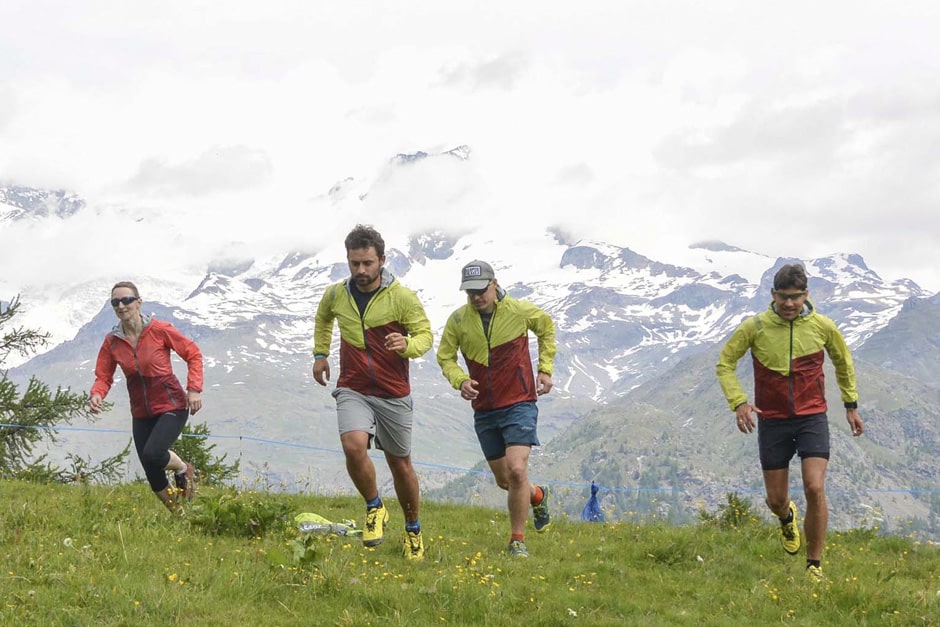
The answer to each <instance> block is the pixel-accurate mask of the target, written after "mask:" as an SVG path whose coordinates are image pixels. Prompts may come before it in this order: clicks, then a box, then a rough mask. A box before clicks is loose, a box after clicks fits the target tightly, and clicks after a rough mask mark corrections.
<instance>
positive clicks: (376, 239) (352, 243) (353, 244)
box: [345, 224, 385, 257]
mask: <svg viewBox="0 0 940 627" xmlns="http://www.w3.org/2000/svg"><path fill="white" fill-rule="evenodd" d="M345 244H346V252H347V253H348V252H349V251H351V250H358V249H360V248H375V253H376V254H377V255H378V256H379V257H384V256H385V240H384V239H382V234H381V233H379V232H378V231H376V230H375V229H374V228H372V227H371V226H369V225H368V224H357V225H356V228H354V229H353V230H352V231H350V232H349V235H347V236H346V242H345Z"/></svg>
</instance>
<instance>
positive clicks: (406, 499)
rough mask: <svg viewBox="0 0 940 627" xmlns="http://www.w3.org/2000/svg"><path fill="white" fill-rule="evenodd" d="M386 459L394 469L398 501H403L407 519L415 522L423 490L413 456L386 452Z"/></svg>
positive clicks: (402, 506) (393, 474)
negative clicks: (419, 485) (399, 455)
mask: <svg viewBox="0 0 940 627" xmlns="http://www.w3.org/2000/svg"><path fill="white" fill-rule="evenodd" d="M385 461H386V462H388V469H389V470H390V471H392V479H393V480H394V482H395V494H396V495H397V496H398V502H399V503H401V508H402V511H403V512H404V514H405V521H406V522H414V521H416V520H418V510H419V508H420V504H421V491H420V488H419V487H418V475H417V473H415V468H414V466H413V465H412V463H411V456H410V455H409V456H408V457H395V456H394V455H389V454H388V453H386V454H385Z"/></svg>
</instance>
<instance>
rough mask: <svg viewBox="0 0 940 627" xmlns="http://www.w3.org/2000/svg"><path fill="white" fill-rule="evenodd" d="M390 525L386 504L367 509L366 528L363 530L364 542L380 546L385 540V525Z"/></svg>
mask: <svg viewBox="0 0 940 627" xmlns="http://www.w3.org/2000/svg"><path fill="white" fill-rule="evenodd" d="M386 525H388V510H387V509H385V504H384V503H383V504H382V505H379V506H378V507H370V508H369V509H367V510H366V528H365V530H364V531H363V532H362V544H364V545H365V546H378V545H380V544H382V541H383V540H385V527H386Z"/></svg>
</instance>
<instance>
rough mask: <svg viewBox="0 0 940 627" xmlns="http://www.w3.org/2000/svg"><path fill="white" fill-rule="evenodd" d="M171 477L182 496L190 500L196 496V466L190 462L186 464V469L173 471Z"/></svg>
mask: <svg viewBox="0 0 940 627" xmlns="http://www.w3.org/2000/svg"><path fill="white" fill-rule="evenodd" d="M173 479H174V481H175V482H176V489H177V490H179V491H180V492H181V493H182V494H183V498H184V499H186V500H187V501H192V500H193V497H194V496H196V468H195V466H193V465H192V464H189V463H187V464H186V470H184V471H183V472H177V473H173Z"/></svg>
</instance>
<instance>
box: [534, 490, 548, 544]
mask: <svg viewBox="0 0 940 627" xmlns="http://www.w3.org/2000/svg"><path fill="white" fill-rule="evenodd" d="M539 487H540V488H542V500H541V501H540V502H539V504H538V505H533V506H532V523H533V524H534V525H535V530H536V531H537V532H539V533H542V532H543V531H545V530H546V529H548V526H549V525H551V524H552V516H551V514H549V513H548V488H547V487H545V486H539Z"/></svg>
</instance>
